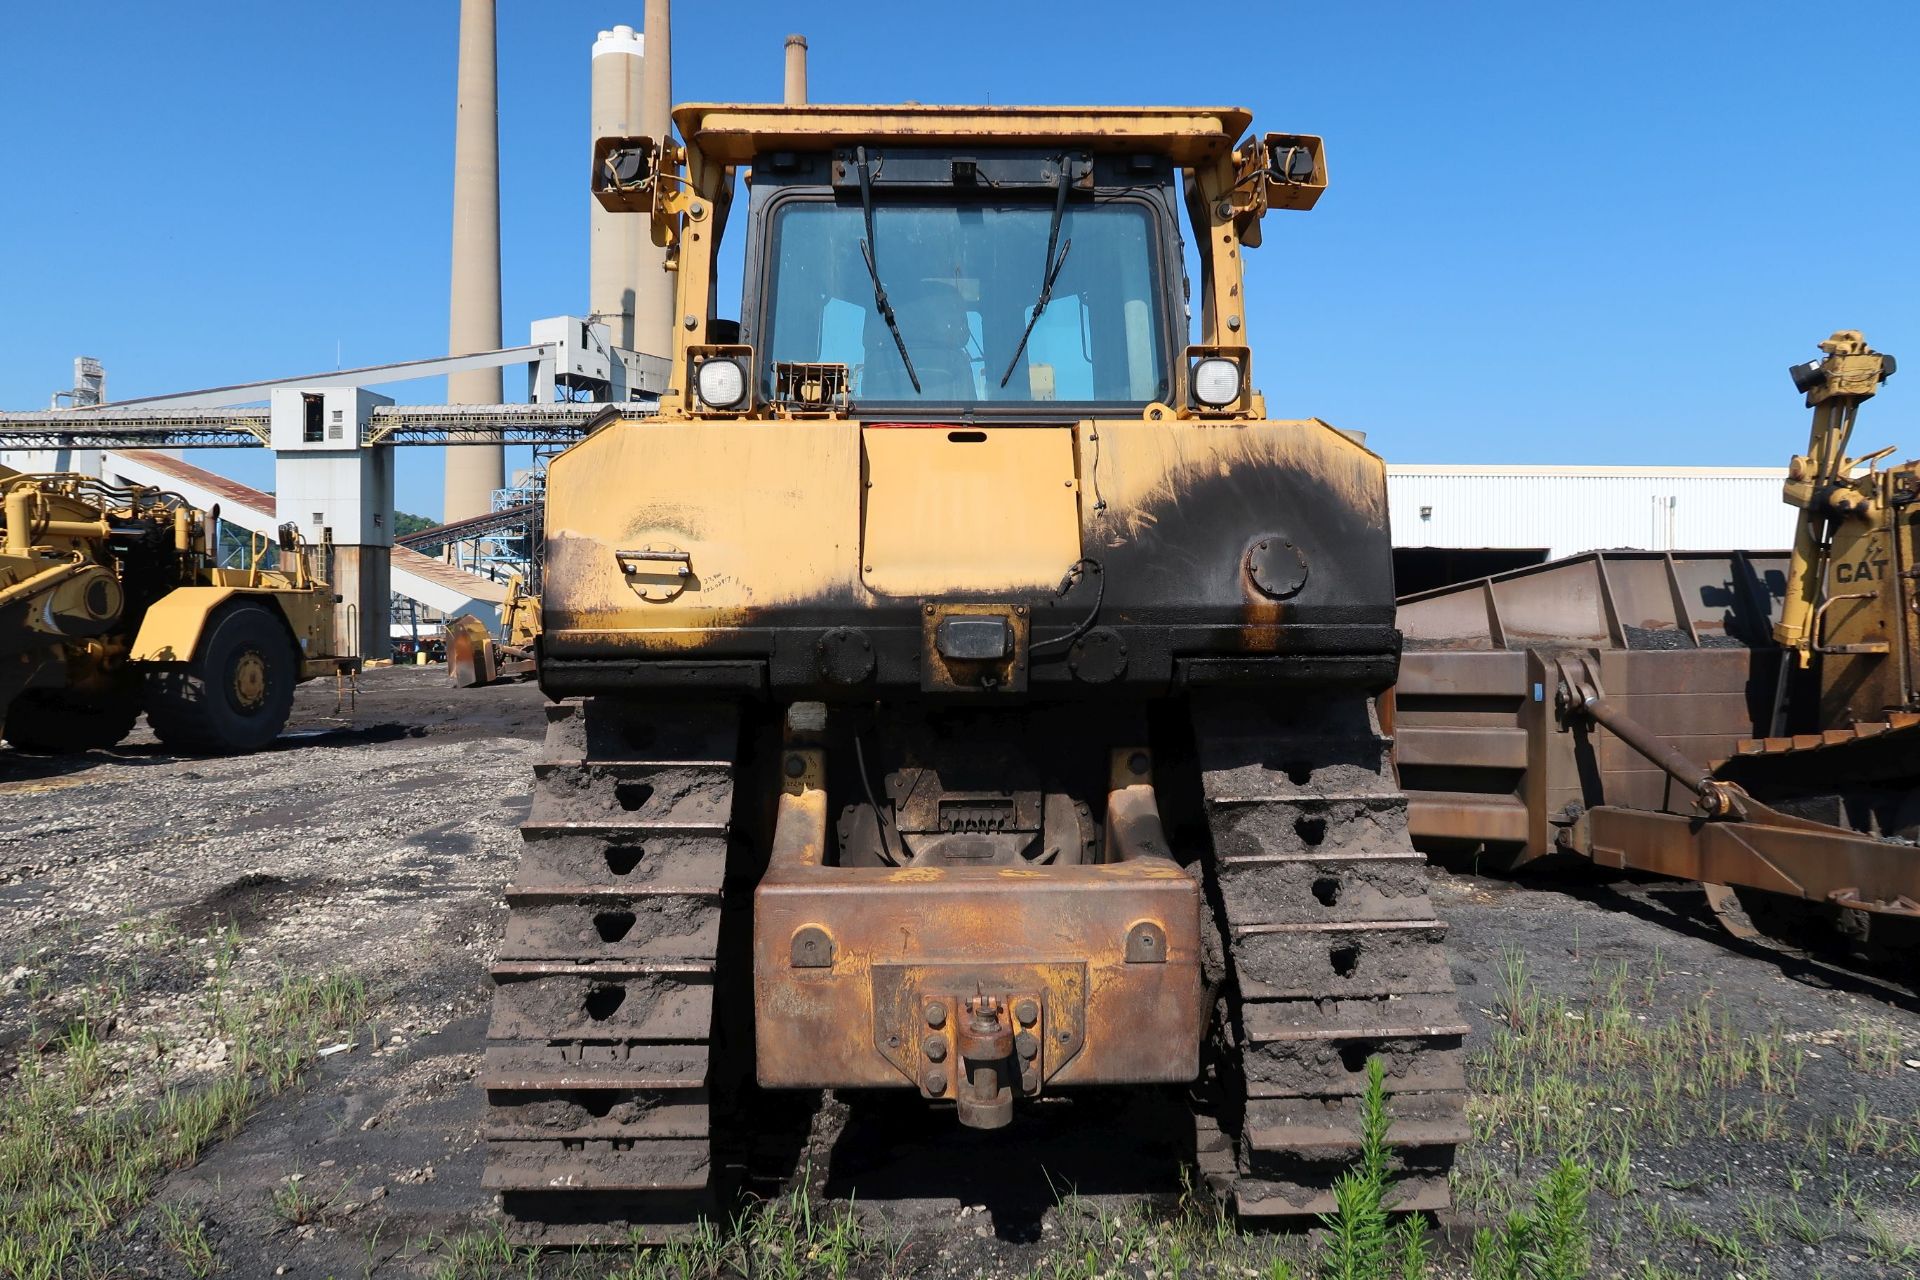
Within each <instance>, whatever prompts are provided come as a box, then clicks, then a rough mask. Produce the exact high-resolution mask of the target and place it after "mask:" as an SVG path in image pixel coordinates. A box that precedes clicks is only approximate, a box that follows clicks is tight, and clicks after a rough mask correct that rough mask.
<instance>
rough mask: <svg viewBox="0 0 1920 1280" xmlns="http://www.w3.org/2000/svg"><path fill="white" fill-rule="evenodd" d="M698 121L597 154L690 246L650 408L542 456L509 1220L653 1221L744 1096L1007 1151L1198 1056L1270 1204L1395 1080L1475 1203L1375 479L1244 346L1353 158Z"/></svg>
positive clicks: (1356, 447) (504, 1140) (684, 249)
mask: <svg viewBox="0 0 1920 1280" xmlns="http://www.w3.org/2000/svg"><path fill="white" fill-rule="evenodd" d="M673 119H674V122H675V124H676V125H677V127H678V134H679V139H680V140H679V141H676V140H674V139H672V138H665V137H661V138H649V137H620V138H603V139H600V140H599V141H598V142H597V144H596V149H595V156H594V162H593V190H594V194H595V195H596V197H597V198H598V199H599V201H600V202H601V204H602V205H603V206H605V207H606V208H608V209H611V210H616V211H623V212H626V213H629V214H631V215H632V216H635V217H642V218H647V219H649V221H650V223H651V227H652V233H653V236H654V239H655V241H656V242H657V243H660V244H663V245H665V246H667V247H668V249H669V253H670V259H669V260H670V262H671V265H672V268H673V270H674V272H675V276H674V278H675V281H676V288H677V304H676V306H675V309H674V312H673V317H674V323H673V330H674V333H675V341H674V346H673V350H672V351H671V352H669V353H663V354H669V355H670V356H671V359H672V364H671V369H672V373H671V379H672V381H671V384H670V387H671V389H670V390H669V391H668V392H667V393H666V394H665V395H664V396H663V397H662V399H661V402H660V405H659V410H658V412H657V413H655V414H653V415H651V416H630V417H626V418H624V419H620V420H616V421H613V422H610V423H608V424H606V425H604V426H602V427H600V428H599V429H598V430H596V431H595V432H593V433H592V434H591V435H589V436H588V437H587V438H586V439H585V440H584V441H582V442H581V443H580V444H578V445H576V446H574V447H573V448H572V449H571V450H570V451H569V452H567V453H565V454H564V455H562V456H560V457H559V458H558V459H556V460H555V461H554V462H553V464H552V467H551V470H550V473H549V480H548V486H547V497H546V504H547V510H546V519H545V528H546V531H547V532H546V540H545V561H544V566H545V567H544V577H543V582H542V592H541V626H540V633H539V640H538V645H537V663H538V675H539V679H540V681H541V684H542V687H543V688H544V690H545V691H546V693H547V694H548V695H549V696H550V697H552V698H553V699H555V700H556V705H554V706H553V707H552V709H551V716H552V720H551V726H550V729H549V733H548V738H547V746H546V758H545V761H544V762H543V763H542V764H540V765H539V766H538V768H537V771H536V786H535V792H534V800H533V806H532V811H531V814H530V816H529V818H528V821H527V823H526V825H525V827H524V829H523V830H524V836H525V841H524V852H523V856H522V860H521V864H520V869H519V872H518V874H517V875H516V877H515V878H514V880H513V882H512V884H511V886H510V887H509V888H508V890H507V903H508V907H509V914H508V919H507V923H506V928H505V934H504V936H503V937H502V939H501V941H500V944H499V946H498V949H497V953H496V956H495V959H494V961H493V966H492V974H493V979H494V983H495V991H494V1004H493V1015H492V1020H491V1024H490V1027H489V1037H490V1042H489V1046H488V1049H487V1053H486V1062H485V1067H484V1070H483V1072H482V1084H483V1086H484V1088H485V1089H486V1092H487V1095H488V1102H489V1115H488V1120H487V1124H486V1137H487V1140H488V1162H487V1169H486V1173H485V1185H486V1186H487V1187H488V1188H489V1189H492V1190H494V1191H497V1192H499V1193H500V1194H501V1196H502V1198H503V1199H502V1203H503V1206H504V1209H505V1211H506V1213H507V1214H508V1215H509V1217H510V1219H511V1220H512V1222H513V1224H514V1229H515V1230H516V1231H517V1232H518V1233H519V1234H521V1235H524V1236H526V1237H528V1238H530V1239H534V1240H538V1241H543V1242H548V1243H561V1242H566V1241H578V1242H588V1241H594V1240H619V1239H627V1238H630V1233H640V1234H643V1235H645V1234H654V1233H661V1232H666V1231H670V1230H671V1229H672V1228H673V1226H674V1224H676V1223H683V1222H686V1221H688V1220H689V1219H690V1218H691V1217H692V1216H693V1215H695V1214H698V1213H701V1212H707V1211H711V1209H712V1208H713V1207H714V1206H715V1197H716V1193H724V1190H725V1187H726V1184H727V1182H728V1179H729V1178H730V1177H731V1176H732V1174H731V1173H730V1172H729V1171H730V1170H737V1169H738V1168H739V1167H740V1163H741V1160H740V1156H741V1152H742V1150H743V1148H744V1147H745V1146H746V1143H747V1139H748V1138H749V1136H750V1135H751V1133H752V1132H753V1129H754V1126H755V1121H754V1114H755V1113H754V1106H755V1099H756V1098H758V1097H760V1096H762V1095H761V1092H760V1091H763V1090H776V1089H821V1088H833V1089H897V1090H901V1091H904V1092H908V1093H912V1094H917V1095H918V1096H919V1097H921V1098H922V1099H924V1100H925V1102H926V1104H927V1105H928V1106H929V1107H931V1108H934V1109H935V1110H936V1111H939V1112H943V1113H945V1114H948V1115H951V1116H952V1117H953V1118H954V1120H955V1122H956V1123H957V1124H960V1125H965V1126H969V1127H973V1128H977V1129H986V1130H991V1129H997V1128H1000V1127H1002V1126H1005V1125H1008V1124H1010V1123H1013V1122H1014V1121H1015V1118H1016V1116H1017V1115H1018V1114H1019V1113H1020V1112H1021V1111H1022V1110H1023V1109H1025V1108H1028V1107H1031V1106H1033V1105H1035V1104H1036V1101H1037V1100H1040V1099H1044V1098H1047V1097H1050V1096H1054V1095H1060V1096H1064V1097H1068V1098H1075V1097H1077V1098H1081V1099H1085V1100H1087V1114H1089V1115H1093V1114H1098V1113H1099V1109H1100V1108H1101V1107H1102V1106H1103V1105H1107V1104H1104V1103H1103V1102H1102V1101H1101V1098H1102V1092H1101V1091H1103V1090H1111V1089H1115V1088H1121V1087H1132V1086H1140V1085H1157V1086H1161V1087H1163V1088H1164V1087H1168V1086H1177V1087H1180V1088H1181V1089H1183V1090H1184V1092H1185V1093H1186V1095H1187V1096H1188V1097H1189V1099H1190V1101H1191V1105H1192V1115H1193V1125H1194V1128H1193V1135H1194V1136H1193V1143H1194V1146H1193V1150H1194V1154H1195V1157H1196V1160H1197V1163H1198V1165H1199V1167H1200V1168H1201V1170H1202V1171H1203V1172H1204V1173H1205V1175H1206V1177H1207V1178H1208V1179H1209V1181H1210V1182H1211V1184H1212V1185H1213V1186H1214V1187H1215V1188H1216V1189H1217V1190H1218V1191H1219V1192H1220V1194H1221V1195H1223V1196H1224V1197H1226V1198H1227V1199H1228V1200H1229V1201H1230V1202H1231V1203H1232V1204H1233V1205H1234V1206H1235V1207H1236V1208H1237V1209H1238V1211H1239V1212H1240V1213H1242V1214H1244V1215H1246V1216H1248V1217H1255V1218H1258V1217H1266V1216H1281V1217H1284V1216H1295V1215H1301V1214H1313V1213H1319V1212H1324V1211H1326V1210H1328V1209H1330V1208H1331V1207H1332V1204H1333V1200H1332V1195H1331V1187H1332V1185H1333V1182H1334V1180H1335V1178H1336V1177H1337V1176H1338V1175H1339V1174H1340V1173H1341V1172H1342V1171H1343V1170H1344V1169H1346V1168H1347V1167H1348V1166H1349V1164H1350V1163H1351V1162H1352V1161H1353V1159H1354V1158H1355V1157H1356V1155H1357V1152H1358V1148H1359V1143H1360V1137H1361V1134H1360V1121H1359V1114H1360V1111H1359V1097H1360V1095H1361V1094H1362V1092H1363V1091H1364V1089H1365V1088H1366V1082H1367V1079H1368V1069H1369V1063H1370V1062H1371V1061H1378V1062H1380V1063H1381V1064H1383V1066H1384V1068H1385V1082H1386V1091H1387V1108H1388V1111H1389V1114H1390V1115H1391V1117H1392V1128H1391V1130H1390V1132H1389V1135H1388V1138H1389V1141H1390V1142H1391V1143H1392V1145H1393V1156H1392V1162H1391V1163H1392V1174H1393V1176H1394V1178H1395V1180H1396V1183H1397V1186H1396V1188H1395V1190H1394V1192H1393V1193H1392V1194H1393V1197H1394V1199H1393V1203H1394V1204H1395V1205H1396V1206H1397V1207H1399V1208H1403V1209H1433V1208H1438V1207H1441V1206H1442V1205H1444V1204H1445V1203H1446V1198H1447V1170H1448V1167H1449V1164H1450V1162H1451V1159H1452V1153H1453V1147H1454V1144H1455V1143H1456V1142H1457V1141H1459V1140H1460V1139H1461V1138H1463V1137H1464V1136H1465V1135H1466V1133H1467V1126H1466V1123H1465V1116H1464V1110H1463V1106H1464V1101H1465V1090H1464V1084H1463V1079H1462V1072H1461V1048H1460V1045H1461V1037H1462V1036H1463V1035H1464V1034H1465V1032H1466V1027H1465V1025H1464V1024H1463V1023H1462V1020H1461V1018H1460V1016H1459V1013H1458V1011H1457V1007H1456V1002H1455V993H1454V988H1453V982H1452V978H1451V975H1450V972H1449V967H1448V964H1447V961H1446V957H1445V953H1444V947H1443V941H1442V934H1443V926H1442V925H1441V923H1440V922H1439V921H1437V920H1436V919H1435V918H1434V912H1433V909H1432V906H1431V904H1430V902H1429V900H1428V896H1427V887H1426V878H1425V867H1424V863H1423V860H1422V858H1421V857H1420V855H1418V854H1417V853H1415V852H1414V850H1413V848H1412V847H1411V845H1410V843H1409V840H1408V835H1407V825H1406V801H1405V799H1404V797H1403V796H1402V794H1401V792H1400V791H1399V789H1398V786H1397V785H1396V782H1395V779H1394V775H1393V771H1392V767H1391V764H1390V762H1389V758H1388V753H1387V751H1388V742H1387V739H1386V738H1385V736H1384V735H1383V733H1382V731H1381V725H1380V720H1379V717H1378V713H1377V709H1376V705H1375V702H1376V696H1377V695H1379V694H1380V693H1381V692H1383V691H1384V690H1385V689H1386V688H1387V687H1388V686H1389V685H1391V684H1392V682H1393V679H1394V674H1395V670H1396V666H1397V662H1398V658H1399V652H1400V637H1399V634H1398V632H1397V631H1396V630H1395V628H1394V600H1393V582H1392V567H1391V554H1390V547H1389V538H1388V532H1387V502H1386V484H1385V468H1384V465H1383V463H1382V461H1381V459H1380V458H1378V457H1377V456H1375V455H1374V454H1372V453H1370V452H1369V451H1368V450H1367V449H1366V448H1364V447H1363V446H1362V445H1361V444H1360V443H1359V442H1358V441H1357V440H1356V439H1355V438H1354V437H1352V436H1349V435H1347V434H1345V433H1343V432H1341V431H1339V430H1336V429H1334V428H1333V427H1331V426H1329V425H1328V424H1326V423H1325V422H1322V421H1319V420H1317V419H1312V418H1303V419H1276V418H1273V417H1270V416H1269V414H1268V412H1267V401H1266V398H1265V397H1264V396H1263V395H1262V394H1261V393H1260V391H1259V390H1258V389H1257V385H1256V383H1255V380H1254V374H1253V368H1252V351H1251V348H1250V347H1249V345H1248V343H1249V317H1248V314H1247V308H1246V290H1247V287H1248V284H1249V279H1248V274H1247V272H1246V270H1245V265H1246V259H1245V251H1246V250H1248V249H1251V248H1253V247H1254V246H1256V245H1258V244H1259V242H1260V232H1261V225H1262V219H1263V217H1264V215H1265V214H1266V213H1267V212H1268V211H1269V210H1277V209H1296V210H1299V209H1306V208H1308V207H1310V206H1311V205H1313V204H1314V203H1315V200H1316V199H1317V197H1318V196H1319V194H1320V192H1321V190H1322V189H1323V187H1324V185H1325V181H1326V164H1325V160H1324V157H1323V153H1322V146H1321V141H1320V139H1318V138H1315V137H1311V136H1307V135H1292V134H1266V135H1255V134H1252V133H1250V125H1251V119H1250V117H1249V116H1248V114H1247V113H1246V112H1244V111H1241V110H1238V109H1234V108H1186V107H1179V108H1123V107H1111V108H1085V109H1070V108H1023V107H991V108H989V107H927V106H916V105H905V106H884V107H846V106H789V107H776V106H752V105H731V106H728V105H711V106H698V105H695V106H682V107H680V108H678V109H677V110H676V111H675V112H674V116H673ZM743 206H744V207H743ZM729 229H732V230H733V231H734V233H735V234H736V235H738V236H740V237H741V238H742V239H743V240H744V245H743V246H741V250H742V251H743V252H744V261H745V271H744V280H745V282H746V283H745V286H744V289H743V292H742V295H741V296H740V297H739V298H737V299H728V300H727V301H725V302H724V303H723V302H722V301H721V299H720V296H719V292H718V290H717V288H716V280H717V278H718V276H719V274H720V273H719V270H718V266H717V263H718V262H719V261H720V259H718V258H717V257H716V254H717V253H718V252H719V251H720V248H721V243H722V237H723V233H725V232H727V231H728V230H729ZM1189 245H1190V246H1191V247H1192V249H1193V250H1194V251H1195V253H1196V254H1197V259H1198V263H1199V271H1198V279H1197V281H1195V282H1194V283H1195V285H1196V286H1197V287H1196V288H1195V289H1194V290H1193V291H1192V293H1193V297H1192V302H1191V309H1190V303H1189V288H1188V272H1187V267H1186V250H1187V248H1188V246H1189ZM736 302H737V305H738V306H739V310H738V312H737V313H736V312H733V307H734V305H735V304H736ZM1195 312H1197V315H1195V314H1194V313H1195ZM1195 320H1197V332H1195V330H1194V327H1193V326H1194V321H1195Z"/></svg>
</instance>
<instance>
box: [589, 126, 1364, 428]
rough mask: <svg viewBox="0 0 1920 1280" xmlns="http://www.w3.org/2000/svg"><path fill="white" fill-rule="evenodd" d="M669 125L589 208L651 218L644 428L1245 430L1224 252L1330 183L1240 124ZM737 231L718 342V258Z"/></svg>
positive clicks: (1232, 261)
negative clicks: (702, 421) (653, 338)
mask: <svg viewBox="0 0 1920 1280" xmlns="http://www.w3.org/2000/svg"><path fill="white" fill-rule="evenodd" d="M674 118H675V121H676V123H677V124H678V126H679V129H680V132H681V135H682V137H683V138H684V139H685V140H686V141H685V142H684V144H676V143H673V142H671V141H668V140H655V139H645V138H603V139H601V140H600V142H599V144H598V146H597V147H596V153H595V167H594V190H595V193H596V195H597V196H598V198H599V199H600V201H601V203H602V204H603V205H605V206H606V207H608V208H610V209H615V210H626V211H632V212H641V211H644V212H647V213H650V214H651V215H652V219H653V231H654V238H655V240H656V241H657V242H659V243H662V244H666V245H669V246H671V250H672V254H673V261H674V264H675V266H676V268H677V270H678V272H679V290H680V298H679V302H680V305H679V308H678V310H679V313H680V315H681V323H680V324H679V325H677V326H676V347H677V350H676V352H675V353H674V358H675V368H676V372H677V373H678V374H679V375H680V376H678V377H677V378H676V379H675V381H674V387H675V391H674V392H671V393H669V396H668V398H667V402H666V403H663V405H662V412H663V413H673V412H675V411H676V410H679V411H684V412H689V413H694V414H724V415H726V416H729V417H741V416H761V415H764V416H769V417H792V416H808V415H815V414H829V415H831V414H840V413H846V412H849V411H851V410H857V411H859V412H861V413H863V414H864V415H865V416H868V417H873V416H876V415H884V416H887V417H895V418H898V419H900V420H903V421H912V420H915V419H924V418H928V417H933V418H939V419H942V420H945V419H950V418H959V419H962V420H974V419H977V420H979V421H981V422H983V423H986V422H993V421H1005V420H1019V421H1023V422H1046V421H1073V420H1077V419H1084V418H1089V417H1096V416H1126V417H1140V416H1148V417H1152V418H1154V419H1156V420H1157V419H1160V418H1170V417H1184V416H1190V415H1191V416H1216V415H1238V416H1259V415H1260V414H1261V413H1262V412H1263V407H1262V406H1260V405H1259V404H1257V403H1256V401H1257V397H1255V396H1254V395H1253V394H1252V392H1251V390H1250V387H1249V383H1248V373H1249V370H1248V369H1247V357H1246V345H1245V344H1246V338H1245V330H1246V321H1245V316H1244V314H1243V311H1242V306H1241V296H1242V292H1241V275H1240V260H1239V251H1240V249H1241V248H1242V247H1244V246H1251V245H1254V244H1257V243H1258V242H1259V235H1258V226H1259V219H1260V217H1261V215H1262V214H1264V212H1265V211H1266V209H1267V208H1269V207H1290V208H1307V207H1310V206H1311V204H1312V203H1313V201H1314V200H1315V199H1316V198H1317V196H1318V193H1319V191H1320V190H1321V189H1322V188H1324V185H1325V181H1326V170H1325V162H1324V159H1323V158H1322V155H1321V148H1320V141H1319V139H1317V138H1312V137H1307V136H1303V135H1277V134H1275V135H1267V136H1266V137H1265V138H1260V139H1248V140H1246V141H1244V142H1239V143H1238V145H1237V146H1236V142H1238V140H1239V139H1240V137H1241V135H1242V134H1244V133H1245V132H1246V130H1247V128H1248V125H1249V117H1248V116H1247V115H1246V113H1244V112H1242V111H1239V110H1237V109H1230V108H1216V109H1190V108H1177V109H1175V108H1165V109H1159V108H1089V109H1067V108H997V109H996V108H973V107H915V106H889V107H825V106H822V107H805V106H803V107H748V106H698V105H696V106H686V107H682V108H680V109H679V110H678V111H676V112H675V116H674ZM737 192H743V193H744V202H745V206H746V207H745V210H744V213H742V211H740V210H737V209H736V208H735V205H736V203H738V200H737V196H736V193H737ZM1276 192H1277V193H1278V194H1276ZM1183 203H1184V205H1185V208H1186V213H1187V219H1186V221H1187V223H1188V224H1189V227H1190V230H1189V228H1188V227H1183V225H1182V216H1181V214H1182V205H1183ZM742 221H744V224H745V225H744V229H743V230H741V231H739V232H737V234H743V235H744V238H745V245H744V254H743V255H742V257H743V270H742V276H743V287H742V291H741V298H740V302H739V310H738V313H737V323H734V322H733V321H732V317H727V318H722V317H723V315H724V314H725V312H726V311H730V310H731V306H730V305H729V304H727V303H724V302H722V301H721V300H720V299H719V298H718V297H717V290H716V288H715V278H716V262H717V261H718V260H719V259H718V257H717V250H718V247H719V243H720V239H721V236H722V235H723V233H725V232H726V231H727V230H728V228H729V227H730V226H738V224H739V223H741V222H742ZM1189 235H1191V242H1192V244H1193V246H1194V247H1195V249H1196V251H1197V254H1196V256H1197V261H1198V263H1199V267H1200V280H1199V289H1198V297H1197V299H1196V298H1195V297H1194V294H1195V289H1194V287H1193V281H1192V279H1191V278H1190V276H1189V272H1188V253H1187V249H1188V244H1189V239H1188V237H1189ZM1196 301H1197V302H1198V305H1199V315H1198V317H1197V320H1198V337H1199V342H1198V343H1194V342H1191V341H1190V333H1191V331H1192V330H1193V328H1194V320H1195V317H1194V316H1193V315H1192V304H1193V303H1194V302H1196ZM1202 362H1206V363H1204V364H1203V363H1202Z"/></svg>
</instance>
